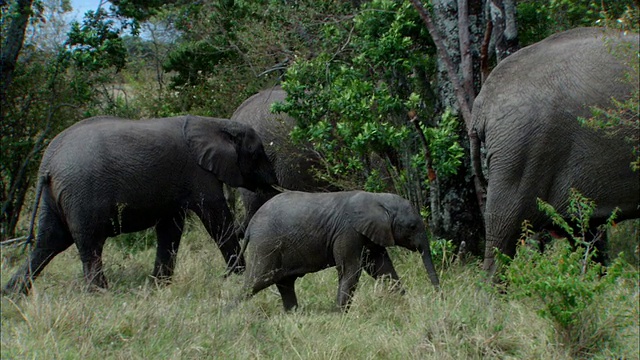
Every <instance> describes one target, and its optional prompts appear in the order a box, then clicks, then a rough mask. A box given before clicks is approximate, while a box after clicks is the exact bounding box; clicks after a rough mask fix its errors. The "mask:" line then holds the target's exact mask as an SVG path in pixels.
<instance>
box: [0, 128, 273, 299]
mask: <svg viewBox="0 0 640 360" xmlns="http://www.w3.org/2000/svg"><path fill="white" fill-rule="evenodd" d="M39 176H40V182H39V185H38V199H39V200H40V201H41V208H40V216H39V226H38V235H37V237H36V244H35V247H34V249H33V250H32V251H31V253H30V255H29V258H28V259H27V261H26V262H25V264H24V265H23V266H22V268H21V269H20V270H19V271H18V272H17V273H16V274H15V275H14V276H13V277H12V278H11V280H9V282H8V283H7V284H6V286H5V287H4V289H3V292H4V293H10V292H22V293H28V292H29V289H30V287H31V283H32V281H33V280H34V279H35V278H36V277H37V276H38V274H39V273H40V272H41V271H42V269H43V268H44V267H45V266H46V265H47V264H48V263H49V261H50V260H51V259H53V257H55V256H56V255H57V254H58V253H60V252H62V251H64V250H65V249H67V248H68V247H69V246H70V245H71V244H73V243H75V245H76V246H77V248H78V251H79V253H80V259H81V260H82V264H83V268H84V276H85V279H86V281H87V282H88V283H89V285H90V287H92V288H93V287H98V288H107V280H106V278H105V276H104V274H103V270H102V249H103V246H104V243H105V240H106V239H107V238H108V237H111V236H114V235H117V234H121V233H129V232H135V231H139V230H143V229H146V228H149V227H155V230H156V234H157V238H158V247H157V254H156V260H155V266H154V270H153V276H154V277H155V278H157V279H159V280H163V281H165V282H166V281H168V280H170V278H171V276H172V274H173V270H174V265H175V260H176V255H177V252H178V246H179V244H180V237H181V235H182V230H183V226H184V221H185V216H186V213H187V211H188V210H190V211H193V212H194V213H195V214H196V215H197V216H198V217H199V218H200V220H202V223H203V224H204V226H205V228H206V230H207V232H208V233H209V235H211V237H213V238H214V239H215V240H216V241H217V244H218V246H219V248H220V251H221V252H222V255H223V256H224V258H225V260H226V261H227V264H233V263H234V262H235V258H236V256H237V255H238V253H239V250H240V246H239V242H238V239H237V238H236V236H235V233H234V232H233V231H232V230H231V229H232V226H233V221H232V216H231V213H230V211H229V209H228V207H227V205H226V202H225V199H224V196H223V192H222V183H225V184H228V185H230V186H233V187H244V188H247V189H251V190H255V191H261V189H268V188H270V185H272V184H275V183H276V177H275V173H274V171H273V168H272V167H271V165H270V162H269V160H268V159H267V155H266V154H265V152H264V148H263V145H262V142H261V141H260V137H259V136H258V135H257V134H256V133H255V131H254V130H253V129H252V128H251V127H249V126H246V125H243V124H239V123H236V122H233V121H230V120H227V119H216V118H206V117H199V116H180V117H173V118H163V119H148V120H139V121H132V120H125V119H119V118H114V117H94V118H90V119H86V120H83V121H81V122H79V123H77V124H75V125H73V126H71V127H70V128H68V129H66V130H65V131H63V132H62V133H60V134H59V135H58V136H56V137H55V138H54V139H53V140H52V141H51V144H50V145H49V147H48V148H47V149H46V151H45V153H44V155H43V159H42V163H41V165H40V170H39ZM238 261H239V262H240V263H241V264H243V263H244V260H243V259H239V260H238Z"/></svg>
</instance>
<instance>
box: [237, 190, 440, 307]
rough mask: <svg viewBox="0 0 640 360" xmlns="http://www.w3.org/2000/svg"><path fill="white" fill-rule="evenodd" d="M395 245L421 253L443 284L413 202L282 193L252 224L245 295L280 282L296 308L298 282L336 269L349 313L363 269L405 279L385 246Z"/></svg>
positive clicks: (286, 300) (383, 196) (382, 196)
mask: <svg viewBox="0 0 640 360" xmlns="http://www.w3.org/2000/svg"><path fill="white" fill-rule="evenodd" d="M394 245H397V246H402V247H404V248H407V249H409V250H412V251H418V252H419V253H420V254H421V255H422V260H423V264H424V266H425V269H426V271H427V274H428V276H429V279H430V280H431V283H432V284H433V285H434V286H435V287H436V288H438V287H439V280H438V275H437V273H436V271H435V268H434V266H433V261H432V259H431V250H430V247H429V239H428V237H427V231H426V229H425V226H424V223H423V221H422V218H421V217H420V215H419V214H418V212H417V211H415V209H413V207H412V206H411V203H410V202H409V201H408V200H405V199H403V198H402V197H400V196H398V195H395V194H389V193H370V192H364V191H342V192H329V193H306V192H300V191H289V192H285V193H282V194H280V195H277V196H275V197H274V198H272V199H271V200H269V201H267V202H266V203H265V204H264V205H263V206H262V207H261V208H260V209H259V210H258V211H257V212H256V213H255V215H254V216H253V218H252V219H251V221H250V222H249V226H248V227H247V232H246V236H245V244H244V245H243V251H244V249H246V250H247V251H249V256H248V260H247V270H246V271H245V283H244V290H243V296H244V297H245V298H246V297H250V296H252V295H253V294H255V293H257V292H259V291H261V290H263V289H265V288H267V287H268V286H270V285H273V284H275V285H276V286H277V287H278V290H279V291H280V295H281V296H282V301H283V305H284V308H285V310H291V309H293V308H294V307H296V306H297V305H298V301H297V298H296V293H295V288H294V285H295V281H296V279H297V278H299V277H302V276H304V275H305V274H307V273H311V272H316V271H319V270H322V269H325V268H328V267H331V266H335V267H336V269H337V270H338V279H339V283H340V284H339V287H338V296H337V302H338V305H339V306H340V307H341V308H342V309H343V310H347V308H348V306H349V302H350V300H351V296H352V294H353V291H354V290H355V288H356V285H357V283H358V278H359V277H360V273H361V271H362V269H363V268H364V269H365V271H367V272H368V273H369V274H371V275H372V276H373V277H375V278H378V277H381V276H388V277H390V278H392V279H394V280H398V274H397V273H396V270H395V269H394V267H393V263H392V262H391V258H389V255H388V254H387V251H386V249H385V248H386V247H387V246H394Z"/></svg>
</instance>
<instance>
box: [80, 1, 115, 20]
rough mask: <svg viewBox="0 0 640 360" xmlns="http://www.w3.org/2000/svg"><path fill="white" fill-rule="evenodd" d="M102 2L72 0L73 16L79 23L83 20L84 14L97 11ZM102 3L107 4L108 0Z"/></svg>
mask: <svg viewBox="0 0 640 360" xmlns="http://www.w3.org/2000/svg"><path fill="white" fill-rule="evenodd" d="M100 1H101V0H71V7H72V8H73V10H71V15H72V16H73V18H74V19H76V20H78V21H79V20H82V16H83V15H84V13H85V12H87V11H89V10H94V11H95V10H96V9H97V8H98V4H99V3H100ZM102 1H105V2H106V0H102ZM107 5H108V4H107ZM103 6H104V5H103ZM107 8H108V6H107Z"/></svg>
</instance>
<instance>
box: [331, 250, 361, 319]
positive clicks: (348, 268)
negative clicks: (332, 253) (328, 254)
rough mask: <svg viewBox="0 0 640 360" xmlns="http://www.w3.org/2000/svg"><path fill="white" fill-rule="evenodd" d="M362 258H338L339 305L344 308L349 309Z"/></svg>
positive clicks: (344, 309) (358, 277)
mask: <svg viewBox="0 0 640 360" xmlns="http://www.w3.org/2000/svg"><path fill="white" fill-rule="evenodd" d="M359 260H360V259H358V258H355V259H340V260H338V259H336V269H338V282H339V285H338V298H337V302H338V306H339V307H340V308H341V309H342V310H343V311H345V312H346V311H347V310H349V305H350V304H351V297H352V296H353V292H354V291H355V289H356V286H357V285H358V280H359V279H360V273H361V272H362V267H361V266H360V261H359Z"/></svg>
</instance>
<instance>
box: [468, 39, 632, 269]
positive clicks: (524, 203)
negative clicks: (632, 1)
mask: <svg viewBox="0 0 640 360" xmlns="http://www.w3.org/2000/svg"><path fill="white" fill-rule="evenodd" d="M637 44H638V35H637V34H625V33H622V32H617V31H605V30H604V29H598V28H593V29H591V28H580V29H574V30H570V31H567V32H564V33H560V34H556V35H554V36H551V37H549V38H547V39H545V40H543V41H541V42H539V43H536V44H533V45H531V46H529V47H526V48H523V49H522V50H520V51H518V52H516V53H514V54H513V55H511V56H510V57H508V58H507V59H505V60H504V61H502V62H501V63H500V64H499V65H498V66H497V67H496V68H495V69H494V70H493V72H492V73H491V75H490V76H489V78H488V79H487V81H486V83H485V84H484V86H483V88H482V90H481V91H480V94H479V95H478V97H477V99H476V101H475V103H474V107H473V123H474V128H475V130H476V131H477V132H478V134H479V137H480V139H481V141H483V142H484V145H485V148H486V153H487V168H488V187H487V201H486V208H485V226H486V249H485V261H484V269H485V270H487V271H489V272H490V273H493V272H494V271H495V259H494V251H495V249H497V250H499V251H501V252H503V253H506V254H507V255H510V256H512V255H513V254H514V253H515V247H516V242H517V239H518V237H519V234H520V231H521V230H520V229H521V225H522V222H523V221H524V220H526V219H528V220H530V221H532V224H533V225H534V227H535V228H537V229H541V228H542V227H545V226H546V225H548V224H549V220H548V218H546V217H545V216H544V215H543V214H542V213H541V212H540V211H539V210H538V209H537V206H536V199H537V198H540V199H542V200H544V201H546V202H548V203H550V204H551V205H553V206H554V207H555V208H556V209H558V210H560V211H564V210H565V209H566V207H567V204H568V198H569V190H570V189H571V188H575V189H577V190H578V191H580V192H581V193H582V194H584V195H585V196H587V197H589V198H591V199H593V200H595V202H596V204H597V206H598V210H597V213H596V214H595V215H594V216H593V218H592V219H591V225H592V226H594V227H595V226H598V225H600V224H602V223H603V222H604V221H605V220H606V218H607V217H608V215H610V214H611V212H612V211H613V210H614V209H615V208H616V207H619V208H620V209H621V213H620V217H619V219H627V218H636V217H639V216H640V212H639V211H640V210H639V203H640V198H639V197H640V184H639V182H638V174H637V173H634V172H633V171H632V169H631V167H630V164H631V162H632V161H633V160H634V156H633V149H632V144H631V143H630V142H629V138H628V136H629V135H634V134H633V132H632V130H630V129H625V128H621V129H619V131H618V132H616V133H615V134H614V135H610V134H607V133H605V132H604V131H598V130H593V129H591V128H587V127H585V126H581V125H580V123H579V121H578V117H585V118H588V117H590V116H591V115H592V112H591V107H592V106H598V107H602V108H610V107H611V106H612V105H611V98H612V97H614V98H616V99H618V100H624V99H627V98H628V97H629V96H630V95H631V94H632V92H633V91H634V90H636V91H637V86H638V82H637V74H634V73H633V70H632V69H631V68H629V67H628V66H626V65H625V61H626V59H628V58H629V55H631V56H630V58H631V60H633V59H634V57H635V56H636V54H637V46H638V45H637ZM620 45H622V46H620ZM630 49H635V50H633V54H630V53H629V52H628V51H629V50H630ZM629 74H631V75H632V77H635V80H634V81H628V80H626V79H625V77H626V76H627V75H629ZM636 94H637V93H636ZM635 136H637V134H635ZM636 141H637V140H636Z"/></svg>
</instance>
